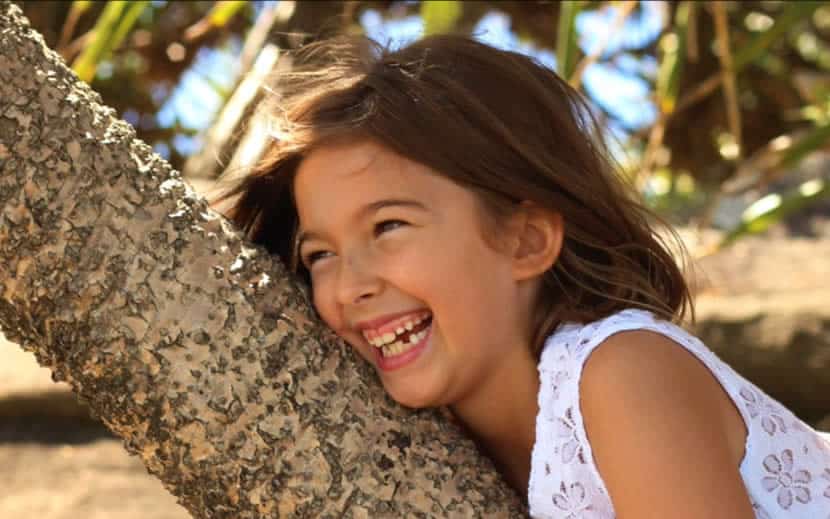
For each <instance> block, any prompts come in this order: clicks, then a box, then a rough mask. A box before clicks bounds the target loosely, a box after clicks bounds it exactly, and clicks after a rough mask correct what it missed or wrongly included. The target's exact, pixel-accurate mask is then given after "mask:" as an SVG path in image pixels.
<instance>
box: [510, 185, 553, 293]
mask: <svg viewBox="0 0 830 519" xmlns="http://www.w3.org/2000/svg"><path fill="white" fill-rule="evenodd" d="M511 227H512V229H511V230H512V231H513V236H512V238H513V240H512V243H513V248H512V251H511V252H512V261H513V276H514V278H515V279H516V280H517V281H521V280H525V279H532V278H534V277H536V276H539V275H541V274H543V273H544V272H545V271H547V270H548V269H550V268H551V267H552V266H553V264H554V263H556V259H557V258H558V257H559V251H560V250H561V249H562V241H563V239H564V234H565V228H564V221H563V219H562V215H561V214H559V213H557V212H556V211H552V210H550V209H547V208H544V207H541V206H539V205H536V204H534V203H533V202H530V201H528V200H525V201H523V202H522V203H521V204H520V206H519V208H518V210H517V211H516V213H515V214H514V215H513V221H512V222H511Z"/></svg>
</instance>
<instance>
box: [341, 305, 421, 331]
mask: <svg viewBox="0 0 830 519" xmlns="http://www.w3.org/2000/svg"><path fill="white" fill-rule="evenodd" d="M425 313H429V310H427V309H426V308H418V309H415V310H406V311H404V312H396V313H393V314H386V315H383V316H380V317H377V318H375V319H369V320H365V321H358V322H357V323H355V328H357V329H358V330H360V331H364V330H372V331H375V332H379V333H383V332H385V331H386V330H384V327H388V326H387V325H389V324H390V323H393V322H395V321H399V320H402V318H403V317H406V316H413V315H417V314H425ZM394 324H398V323H397V322H395V323H394ZM389 328H390V331H392V330H393V329H394V327H389Z"/></svg>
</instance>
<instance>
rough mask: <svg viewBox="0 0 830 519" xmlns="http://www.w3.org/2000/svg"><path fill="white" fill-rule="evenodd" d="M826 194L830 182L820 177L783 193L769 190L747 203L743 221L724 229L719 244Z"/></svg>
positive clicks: (764, 226)
mask: <svg viewBox="0 0 830 519" xmlns="http://www.w3.org/2000/svg"><path fill="white" fill-rule="evenodd" d="M825 198H830V183H828V182H826V181H824V180H823V179H813V180H808V181H807V182H804V183H802V184H801V185H800V186H798V187H797V188H796V189H793V190H791V191H789V192H787V193H785V194H783V195H782V194H779V193H771V194H769V195H767V196H765V197H763V198H761V199H759V200H757V201H756V202H755V203H754V204H752V205H750V206H749V207H747V209H746V211H744V215H743V221H742V222H741V223H740V224H739V225H738V226H736V227H735V228H734V229H732V230H731V231H729V233H727V235H726V236H725V237H724V238H723V240H722V241H721V243H720V244H719V246H718V247H719V248H723V247H725V246H727V245H729V244H731V243H733V242H735V241H736V240H738V239H740V238H743V237H744V236H748V235H751V234H758V233H761V232H764V231H765V230H767V229H768V228H769V227H770V226H771V225H772V224H774V223H777V222H780V221H782V220H783V219H784V218H786V217H787V216H789V215H791V214H793V213H795V212H798V211H801V210H802V209H804V208H806V207H808V206H810V205H813V204H814V203H816V202H818V201H819V200H824V199H825Z"/></svg>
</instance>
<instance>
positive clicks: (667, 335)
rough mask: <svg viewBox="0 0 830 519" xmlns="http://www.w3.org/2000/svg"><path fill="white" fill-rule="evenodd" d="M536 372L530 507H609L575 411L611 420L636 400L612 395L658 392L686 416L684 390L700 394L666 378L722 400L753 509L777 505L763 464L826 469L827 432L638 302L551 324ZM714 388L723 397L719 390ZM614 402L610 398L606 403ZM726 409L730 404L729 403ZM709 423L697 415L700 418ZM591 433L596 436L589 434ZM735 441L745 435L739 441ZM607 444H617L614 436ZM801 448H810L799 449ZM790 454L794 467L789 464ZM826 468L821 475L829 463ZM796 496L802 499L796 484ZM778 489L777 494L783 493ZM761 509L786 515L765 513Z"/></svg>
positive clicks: (542, 510)
mask: <svg viewBox="0 0 830 519" xmlns="http://www.w3.org/2000/svg"><path fill="white" fill-rule="evenodd" d="M622 332H626V333H622ZM629 332H630V333H629ZM644 332H651V333H644ZM601 346H602V347H601ZM605 346H607V347H605ZM678 346H679V347H678ZM684 350H685V351H686V352H688V353H691V355H687V354H686V353H685V352H684ZM703 368H705V369H703ZM687 373H688V374H689V375H687ZM709 374H711V376H710V375H709ZM539 375H540V392H539V414H538V416H537V433H536V444H535V446H534V451H533V457H532V462H531V467H532V470H531V480H530V488H529V500H530V505H531V511H532V512H533V515H534V516H536V517H560V516H562V517H564V516H566V515H567V514H564V515H558V514H560V513H561V512H562V511H563V510H565V509H567V510H570V511H579V510H581V509H582V508H580V507H585V508H584V509H585V510H592V511H594V513H595V515H594V516H595V517H608V518H610V517H614V510H613V507H612V505H611V501H610V498H609V495H608V490H607V488H606V485H605V480H604V479H603V477H602V476H601V475H600V473H599V471H598V468H597V466H596V463H595V459H594V449H593V447H599V448H601V445H599V443H598V444H597V445H591V443H590V442H589V441H588V435H587V432H586V427H585V423H584V421H583V413H584V414H585V415H587V416H588V417H589V419H590V420H592V424H593V423H595V421H594V417H595V416H596V415H597V413H602V414H609V416H610V415H613V416H614V418H613V420H618V421H631V420H635V419H636V417H634V416H633V415H631V413H634V414H636V408H632V407H633V406H630V405H625V404H623V405H620V403H619V400H620V399H623V398H629V399H631V397H632V396H633V397H641V399H642V400H647V401H652V402H661V403H662V404H661V405H662V407H661V409H663V408H668V407H670V406H672V405H674V404H673V402H674V401H677V402H676V403H677V404H679V405H678V406H677V407H678V409H679V411H678V413H676V414H677V415H678V416H677V420H676V422H677V423H682V420H683V419H685V418H689V415H688V413H686V409H687V404H689V402H688V401H687V400H688V398H691V396H695V398H699V397H700V395H690V396H688V397H687V396H685V395H684V393H683V391H681V392H680V393H678V392H677V391H674V390H673V388H672V381H673V380H677V381H678V386H679V387H687V386H689V385H690V384H691V386H689V387H692V386H693V389H688V388H687V389H686V390H685V391H686V393H701V392H704V393H706V394H708V395H709V396H710V398H709V399H708V402H709V404H705V403H704V407H703V408H704V409H709V410H713V409H718V410H723V409H725V410H726V411H727V412H729V411H731V413H732V416H734V417H735V421H734V423H736V424H737V426H738V428H740V429H741V431H740V432H741V434H740V435H733V437H732V438H731V440H730V441H731V447H732V448H731V450H730V452H731V454H730V456H729V457H730V458H731V459H730V460H729V463H731V464H732V466H735V465H740V467H739V468H740V474H741V478H743V481H744V483H745V485H746V489H747V493H748V494H749V496H750V501H751V503H752V504H753V506H754V507H755V509H756V511H758V510H766V509H769V508H771V507H773V505H779V508H780V503H777V501H776V499H777V497H776V496H774V495H773V496H772V497H770V496H771V495H772V494H774V493H773V492H770V491H767V490H765V489H766V487H767V486H769V485H771V484H772V483H771V481H772V480H771V479H769V477H773V478H774V477H776V476H775V475H772V476H771V475H770V474H767V473H766V472H769V470H774V469H775V468H776V467H778V468H779V469H781V470H783V469H782V467H783V466H784V465H785V464H787V463H790V462H792V463H790V465H793V466H792V467H790V469H789V470H791V471H792V472H793V474H794V473H795V471H796V469H798V470H802V471H805V470H806V471H808V472H809V474H810V476H805V475H804V474H805V473H799V474H801V477H811V478H812V481H813V482H815V481H818V479H817V478H819V477H821V476H820V473H821V470H830V441H828V440H827V439H822V438H821V436H820V435H819V434H818V433H816V432H815V431H813V430H812V429H810V428H809V427H808V426H807V425H805V424H804V423H803V422H801V421H800V420H799V419H798V418H796V417H795V416H794V415H793V414H792V413H791V412H790V411H789V410H787V409H786V408H785V407H784V406H782V405H781V404H780V403H778V402H777V401H775V400H774V399H772V398H770V397H769V396H768V395H766V394H765V393H764V392H763V391H762V390H760V389H759V388H757V387H756V386H754V385H753V384H752V383H750V382H749V381H747V380H746V379H744V378H743V377H741V376H740V375H739V374H738V373H736V372H735V371H733V370H732V369H731V368H730V367H729V366H728V365H727V364H725V363H724V362H722V361H721V360H720V359H719V358H718V357H717V356H716V355H715V353H714V352H712V351H711V350H710V349H709V348H707V347H706V346H705V345H704V344H703V343H702V342H701V341H700V340H699V339H698V338H697V337H695V336H694V335H692V334H691V333H689V332H687V331H686V330H684V329H682V328H681V327H679V326H677V325H675V324H672V323H670V322H667V321H664V320H662V319H659V318H656V317H655V316H654V315H653V314H651V313H650V312H647V311H643V310H634V309H630V310H624V311H622V312H619V313H617V314H614V315H612V316H609V317H607V318H605V319H601V320H598V321H595V322H592V323H588V324H566V325H563V326H560V327H559V328H558V329H557V330H556V331H555V332H554V334H552V335H551V336H550V337H549V338H548V340H547V341H546V344H545V349H544V351H543V354H542V357H541V360H540V362H539ZM611 377H615V378H616V379H617V380H616V382H614V383H605V382H604V381H605V380H606V379H608V378H611ZM638 377H640V378H638ZM657 378H662V379H663V380H662V382H659V381H655V380H654V379H657ZM639 380H643V383H640V382H639ZM597 381H599V382H597ZM667 381H668V382H667ZM696 381H697V382H696ZM680 382H682V384H681V383H680ZM660 383H663V386H660ZM626 384H627V385H626ZM695 384H697V385H696V386H695ZM586 386H593V389H592V388H591V387H589V388H588V389H586ZM635 386H642V388H650V389H648V391H653V392H654V391H657V392H659V391H664V392H665V393H666V395H653V394H650V393H648V392H646V393H643V392H642V391H640V389H642V388H639V387H635ZM718 386H720V387H718ZM661 387H662V388H663V389H660V388H661ZM597 388H599V390H598V391H600V392H602V391H604V390H605V389H608V391H606V392H605V394H604V396H603V397H602V398H600V400H602V402H601V403H598V402H596V401H593V402H592V403H591V404H590V406H587V407H591V406H593V410H592V409H588V408H587V407H586V405H585V399H586V398H589V399H593V400H597V398H596V394H598V393H597ZM603 388H604V389H603ZM609 388H610V389H609ZM629 389H631V391H629ZM721 389H722V390H723V391H721ZM609 391H610V393H609ZM638 391H639V392H638ZM619 393H627V394H619ZM724 393H725V394H726V396H728V398H724ZM713 402H718V403H717V404H716V405H715V404H713ZM647 403H648V402H646V404H647ZM614 405H617V407H616V408H613V407H612V406H614ZM705 405H708V406H709V407H705ZM727 408H728V409H727ZM736 409H737V411H738V413H739V414H738V413H735V410H736ZM626 413H629V414H626ZM659 414H660V415H661V418H663V419H665V420H673V418H672V416H674V415H673V414H672V410H671V409H667V411H666V412H665V413H662V412H661V413H659ZM719 416H720V417H722V416H723V414H720V415H719ZM697 419H699V417H698V418H697ZM602 421H603V420H598V421H596V422H597V423H602ZM741 421H742V422H743V424H741V423H740V422H741ZM613 423H616V422H613ZM642 423H646V422H642ZM661 423H664V422H661ZM721 423H724V424H725V423H726V422H721ZM652 425H653V424H652ZM687 425H688V424H687ZM712 425H714V424H712V423H707V427H710V426H712ZM741 425H743V427H741ZM640 426H641V427H651V426H648V425H642V424H641V425H640ZM660 427H661V428H662V425H660ZM733 429H734V427H733ZM592 432H593V429H592ZM646 432H648V431H646ZM621 434H622V433H621ZM606 436H607V435H606ZM611 436H613V433H612V435H611ZM595 439H596V440H597V441H598V442H599V441H601V440H600V438H599V437H597V438H595ZM614 440H615V441H616V438H614ZM739 440H740V441H739ZM741 442H745V443H744V444H743V445H742V444H741ZM614 448H615V449H616V448H617V447H616V444H615V447H614ZM805 449H806V450H807V451H809V452H810V454H811V456H805V452H806V451H805ZM810 449H812V450H810ZM733 451H734V452H733ZM614 454H615V455H617V454H618V453H617V452H615V453H614ZM741 455H742V456H743V458H742V459H741ZM799 456H800V457H801V465H802V468H799V467H796V466H795V465H797V464H798V463H796V462H797V461H799V460H798V458H799ZM658 458H661V459H662V457H658ZM776 460H777V462H778V463H777V464H776ZM658 461H659V459H658ZM727 468H728V467H727ZM631 470H636V468H635V467H632V468H631ZM765 471H766V472H765ZM779 472H780V470H779ZM827 474H828V477H830V472H828V473H827ZM791 475H792V474H791ZM765 476H767V477H768V478H767V480H765V479H764V477H765ZM626 477H627V476H626ZM805 488H806V487H805ZM821 490H823V489H818V488H815V489H812V492H813V494H812V495H813V496H816V495H820V494H821ZM805 491H806V490H805ZM828 491H830V489H828ZM816 493H818V494H816ZM795 495H796V494H793V496H795ZM799 496H800V497H801V498H802V499H806V497H805V494H804V493H802V494H799ZM782 499H785V501H784V503H785V504H786V496H784V497H782ZM793 499H796V497H793ZM827 499H828V503H827V504H826V505H823V504H818V503H817V499H814V500H813V501H814V502H816V503H814V505H815V506H828V507H830V498H827ZM563 507H564V508H563ZM828 511H830V510H828ZM758 514H760V512H758ZM576 515H577V516H579V513H576ZM759 516H761V517H763V515H759ZM770 517H790V516H787V515H778V514H774V515H770Z"/></svg>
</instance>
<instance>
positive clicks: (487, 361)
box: [223, 36, 830, 519]
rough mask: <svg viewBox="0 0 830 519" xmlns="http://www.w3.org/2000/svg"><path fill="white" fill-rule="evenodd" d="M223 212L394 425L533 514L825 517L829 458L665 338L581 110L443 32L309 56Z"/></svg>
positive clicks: (640, 256)
mask: <svg viewBox="0 0 830 519" xmlns="http://www.w3.org/2000/svg"><path fill="white" fill-rule="evenodd" d="M302 57H303V59H305V60H306V62H305V63H306V64H307V65H308V67H306V68H304V69H303V70H302V71H300V72H297V73H294V74H292V75H291V76H289V77H288V78H287V79H288V80H287V81H283V84H282V85H280V86H278V88H277V91H278V92H279V93H280V95H281V97H280V99H279V100H278V103H277V107H278V110H277V112H276V113H277V116H276V117H275V121H274V129H275V132H274V133H275V135H274V136H275V139H274V143H273V146H272V147H271V149H270V150H269V152H268V154H267V157H266V159H265V160H264V161H263V163H262V165H261V166H260V167H258V169H257V170H256V171H255V172H253V174H251V175H249V176H247V177H245V178H244V179H242V181H241V182H240V183H239V184H238V185H237V186H236V187H235V188H234V189H231V190H230V191H229V192H228V193H227V194H226V195H225V196H224V197H223V199H229V198H231V197H238V198H235V203H234V205H233V207H232V208H231V209H230V210H229V212H228V213H229V216H230V217H231V218H232V219H233V220H234V221H235V222H236V223H237V224H238V225H239V226H240V227H241V228H242V229H244V230H245V232H246V233H247V235H248V237H249V238H250V239H251V240H253V241H255V242H258V243H262V244H264V245H265V246H267V247H268V248H269V250H271V251H272V252H274V253H276V254H279V255H280V256H282V258H283V260H284V261H285V262H286V263H288V264H291V265H293V266H294V268H295V269H296V270H297V272H298V273H299V274H300V275H302V276H304V277H305V278H306V279H307V280H308V281H309V282H310V284H311V287H312V290H313V299H314V304H315V307H316V309H317V310H318V312H319V314H320V316H321V318H322V319H323V320H324V321H325V322H326V323H327V324H328V325H329V326H330V327H331V328H332V329H334V330H335V331H336V332H337V333H338V334H339V335H340V336H341V337H342V338H343V339H344V340H345V341H346V342H347V343H348V344H350V345H351V346H352V347H353V348H355V349H356V350H357V352H359V353H360V354H361V355H362V356H363V357H364V358H365V359H366V360H367V361H368V362H370V363H371V364H372V365H374V367H375V368H376V370H377V373H378V375H379V377H380V380H381V381H382V383H383V385H384V387H385V388H386V390H387V391H388V392H389V394H390V395H391V396H392V397H393V398H394V399H395V400H397V401H398V402H400V403H401V404H403V405H405V406H411V407H425V406H447V407H448V408H449V409H450V410H451V411H452V414H453V415H454V416H455V417H456V418H457V419H458V420H460V421H461V422H462V423H463V424H464V426H465V427H466V428H467V429H468V430H469V432H470V434H472V435H473V437H474V438H475V439H476V440H477V441H478V443H479V444H480V445H481V447H482V448H483V449H484V450H485V451H486V452H487V453H488V454H489V455H490V456H491V457H492V458H493V459H494V460H495V462H496V463H497V465H498V466H499V467H500V469H501V471H502V472H503V474H504V476H505V477H506V479H507V480H508V481H509V482H510V483H511V484H512V486H513V487H514V488H515V489H516V490H517V491H518V492H519V493H520V494H523V495H527V496H528V500H529V505H530V510H531V513H532V515H533V516H535V517H556V518H560V517H561V518H566V517H567V518H582V517H593V518H611V517H623V518H646V517H655V518H666V517H671V518H675V519H682V518H690V519H691V518H695V519H697V518H702V517H706V518H712V519H716V518H724V519H725V518H729V519H736V518H752V517H757V518H794V517H798V518H817V519H818V518H820V519H827V518H828V517H830V441H828V440H827V439H826V438H823V437H822V436H821V435H820V434H819V433H817V432H816V431H814V430H812V429H811V428H810V427H808V426H807V425H805V424H804V423H803V422H801V421H800V420H799V419H798V418H796V417H795V416H794V415H793V414H792V413H791V412H790V411H788V410H787V409H785V408H784V407H783V406H782V405H781V404H779V403H778V402H776V401H775V400H773V399H772V398H770V397H768V396H767V395H766V394H764V393H763V392H762V391H761V390H760V389H758V388H757V387H755V386H754V385H753V384H751V383H750V382H748V381H746V380H745V379H743V378H742V377H741V376H739V375H738V374H737V373H735V372H734V371H733V370H732V369H730V368H729V367H728V366H726V365H725V364H724V363H722V362H721V361H720V360H719V359H718V358H717V357H716V356H715V355H714V354H713V353H712V352H710V351H709V350H708V349H707V348H706V347H705V346H704V345H703V344H701V342H700V341H699V340H697V339H696V338H694V337H693V336H691V335H689V334H688V333H686V332H685V331H683V330H682V329H681V328H679V327H678V326H676V325H675V324H672V322H677V321H679V320H681V319H682V318H683V316H684V315H685V313H686V312H687V310H688V309H689V307H690V296H689V291H688V288H687V286H686V284H685V282H684V280H683V277H682V275H681V272H680V270H679V269H678V267H677V266H676V265H675V263H674V261H673V259H672V257H671V256H670V254H669V253H668V252H667V249H666V247H665V246H664V244H663V243H662V242H661V241H660V240H659V239H658V238H657V235H656V234H655V232H654V230H653V228H652V225H653V221H654V219H653V218H652V216H651V215H649V214H648V212H647V211H646V210H645V209H644V208H643V207H642V206H641V205H639V204H638V203H636V202H634V201H633V200H632V198H631V197H630V196H629V194H628V193H627V191H626V189H625V185H624V183H623V182H621V181H620V180H619V179H618V178H617V177H616V176H615V174H614V171H613V168H612V166H611V165H610V162H609V160H608V159H607V158H606V157H607V156H606V151H605V147H604V146H603V144H602V141H601V139H600V138H599V132H598V131H597V128H596V124H595V122H594V121H593V119H592V118H591V116H590V112H589V109H588V107H587V105H586V104H585V102H584V101H583V100H582V99H581V98H580V96H579V94H578V93H577V92H575V91H574V90H572V89H571V88H570V87H569V86H568V85H567V84H566V83H565V82H563V81H562V80H561V79H559V78H558V77H557V76H556V75H555V74H554V73H552V72H550V71H549V70H547V69H545V68H543V67H541V66H539V65H537V64H536V63H534V62H533V61H532V60H531V59H529V58H527V57H525V56H522V55H519V54H516V53H511V52H505V51H500V50H496V49H494V48H490V47H488V46H485V45H484V44H481V43H478V42H475V41H473V40H470V39H467V38H463V37H456V36H435V37H429V38H425V39H422V40H420V41H418V42H417V43H414V44H412V45H410V46H408V47H405V48H403V49H401V50H398V51H396V52H386V51H383V50H381V49H379V48H378V47H377V46H375V45H373V44H371V43H370V42H367V41H365V40H358V41H354V40H348V41H340V42H337V43H332V42H329V43H324V44H320V45H314V46H312V47H310V48H309V49H307V50H306V51H305V52H304V53H303V56H302Z"/></svg>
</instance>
